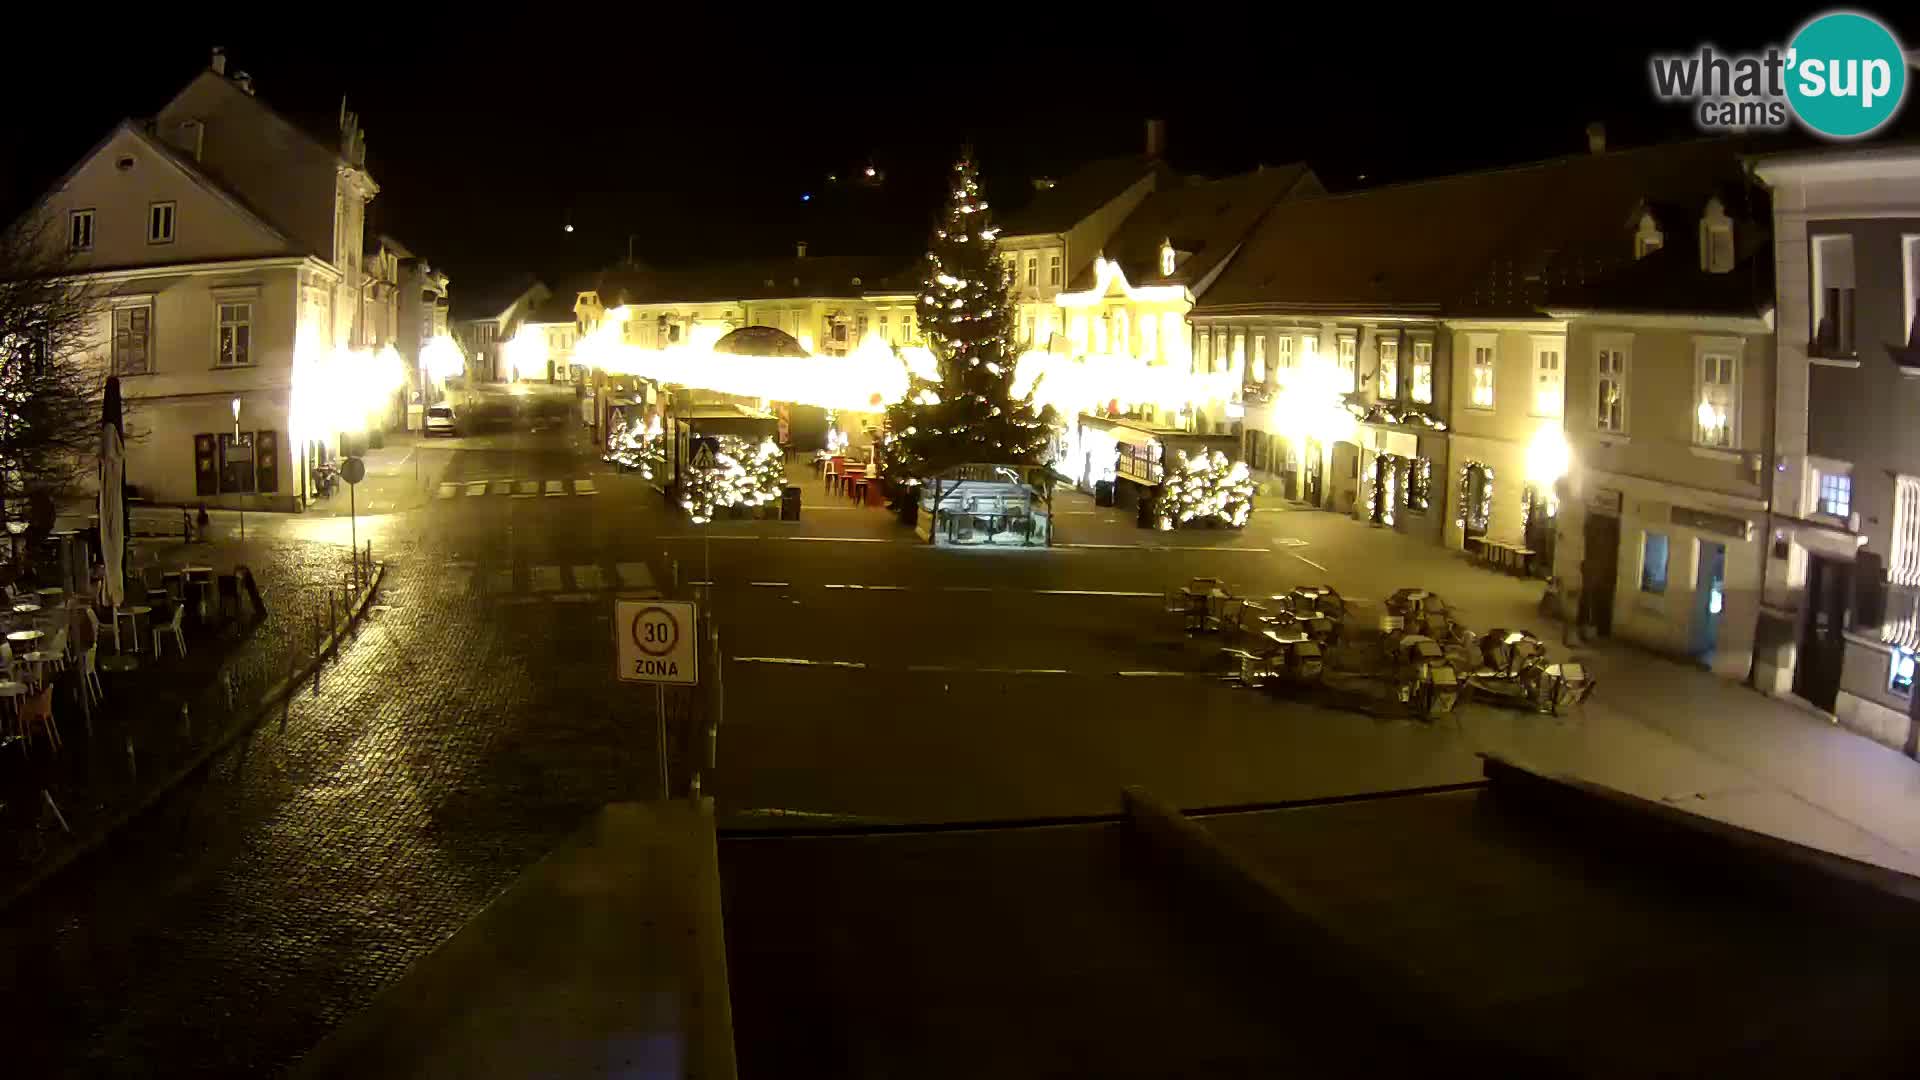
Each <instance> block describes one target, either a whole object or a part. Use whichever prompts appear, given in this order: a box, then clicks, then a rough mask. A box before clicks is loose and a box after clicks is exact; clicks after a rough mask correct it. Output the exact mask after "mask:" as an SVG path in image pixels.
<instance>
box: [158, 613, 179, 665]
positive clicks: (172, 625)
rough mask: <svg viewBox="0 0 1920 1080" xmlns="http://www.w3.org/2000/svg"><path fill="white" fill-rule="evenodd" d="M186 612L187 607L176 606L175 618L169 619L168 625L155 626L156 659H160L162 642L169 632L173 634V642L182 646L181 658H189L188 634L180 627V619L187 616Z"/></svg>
mask: <svg viewBox="0 0 1920 1080" xmlns="http://www.w3.org/2000/svg"><path fill="white" fill-rule="evenodd" d="M186 614H187V609H186V608H185V607H175V608H174V609H173V618H172V619H171V620H169V621H168V623H167V625H165V626H156V627H154V629H153V658H154V659H155V660H158V659H160V643H161V642H162V641H164V640H166V635H167V634H168V633H172V634H173V643H174V644H175V645H178V646H179V647H180V658H181V659H182V660H184V659H186V658H187V635H186V634H185V633H183V632H182V631H181V629H180V620H181V619H182V618H185V617H186Z"/></svg>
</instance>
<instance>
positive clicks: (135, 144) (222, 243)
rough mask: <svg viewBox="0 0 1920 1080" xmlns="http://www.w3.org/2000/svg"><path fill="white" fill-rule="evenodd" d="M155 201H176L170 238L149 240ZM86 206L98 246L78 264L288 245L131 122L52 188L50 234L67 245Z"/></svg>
mask: <svg viewBox="0 0 1920 1080" xmlns="http://www.w3.org/2000/svg"><path fill="white" fill-rule="evenodd" d="M122 164H126V165H127V167H126V168H124V169H123V168H121V165H122ZM156 202H172V203H173V204H174V228H173V241H172V242H171V243H163V244H152V243H148V242H147V237H148V231H147V212H148V209H149V207H150V206H151V205H152V204H153V203H156ZM88 209H90V210H92V211H93V213H94V223H93V250H91V251H79V252H73V253H72V254H71V256H70V257H71V259H72V266H73V268H74V269H75V270H78V271H87V270H95V269H102V268H108V267H126V266H141V265H147V264H152V263H193V262H209V261H214V260H220V259H243V258H255V257H260V256H269V255H279V254H284V253H286V252H287V251H288V250H289V248H288V245H287V244H286V242H285V241H283V240H281V239H279V238H278V237H276V236H275V235H274V234H273V232H272V231H271V230H270V229H268V228H264V227H262V225H261V224H260V223H258V222H257V221H255V220H253V219H252V218H251V217H250V216H249V215H247V214H246V213H245V212H243V211H242V210H240V209H238V208H237V207H235V206H234V204H233V203H231V202H230V201H228V200H227V199H225V198H222V197H221V196H220V195H218V194H216V193H215V192H214V191H213V190H211V189H210V188H209V187H208V186H207V185H206V184H204V183H202V182H201V181H200V180H198V179H196V178H194V177H193V176H191V175H189V174H188V173H187V172H186V171H184V170H182V169H181V168H180V167H178V166H177V165H175V164H174V163H173V162H172V161H171V160H169V159H168V158H167V157H166V156H165V155H163V154H162V153H160V152H159V151H157V150H155V149H154V147H153V146H152V145H151V144H150V143H148V142H147V140H145V139H144V138H142V137H140V136H139V135H136V134H135V133H133V132H131V131H127V130H121V131H119V132H117V133H116V134H115V135H114V136H112V137H111V138H110V139H109V140H108V141H107V142H106V144H105V145H104V146H103V147H102V148H101V150H100V152H99V153H97V154H95V155H94V156H93V157H92V158H90V159H88V160H87V161H85V162H83V163H82V164H81V165H80V167H79V168H78V169H77V170H76V171H75V172H74V173H73V175H72V176H71V177H69V178H68V180H67V182H66V184H65V185H63V186H62V187H61V188H59V189H57V190H55V191H54V192H52V193H51V194H50V195H49V198H48V200H47V204H46V210H45V213H46V227H47V229H48V233H47V234H46V236H45V237H44V241H45V242H46V243H48V244H50V245H51V246H52V247H53V249H54V250H58V251H65V250H66V247H67V241H68V221H69V218H68V213H69V211H73V210H88Z"/></svg>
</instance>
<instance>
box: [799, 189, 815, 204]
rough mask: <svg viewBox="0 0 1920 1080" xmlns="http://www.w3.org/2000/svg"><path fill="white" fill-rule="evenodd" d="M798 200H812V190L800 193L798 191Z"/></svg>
mask: <svg viewBox="0 0 1920 1080" xmlns="http://www.w3.org/2000/svg"><path fill="white" fill-rule="evenodd" d="M800 201H801V202H812V201H813V192H811V191H803V192H801V193H800Z"/></svg>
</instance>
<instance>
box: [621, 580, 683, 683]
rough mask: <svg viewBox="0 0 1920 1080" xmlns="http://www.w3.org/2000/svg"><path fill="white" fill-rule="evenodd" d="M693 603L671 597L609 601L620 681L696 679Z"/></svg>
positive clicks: (672, 681)
mask: <svg viewBox="0 0 1920 1080" xmlns="http://www.w3.org/2000/svg"><path fill="white" fill-rule="evenodd" d="M694 618H695V612H694V606H693V605H692V604H690V603H682V602H679V601H673V600H616V601H614V604H613V646H614V654H615V656H616V657H617V658H618V660H617V663H616V667H615V673H616V674H617V675H618V676H619V677H620V679H621V680H622V681H624V682H651V683H676V684H681V685H686V686H691V685H693V684H695V683H698V682H699V681H700V673H699V664H698V650H696V649H695V648H694V626H695V625H696V624H695V622H694Z"/></svg>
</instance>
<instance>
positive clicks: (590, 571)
mask: <svg viewBox="0 0 1920 1080" xmlns="http://www.w3.org/2000/svg"><path fill="white" fill-rule="evenodd" d="M573 587H574V588H576V589H586V590H587V591H589V592H593V591H596V590H599V589H604V588H606V587H607V578H606V575H605V574H603V573H601V572H600V568H599V567H598V566H576V567H574V568H573Z"/></svg>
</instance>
